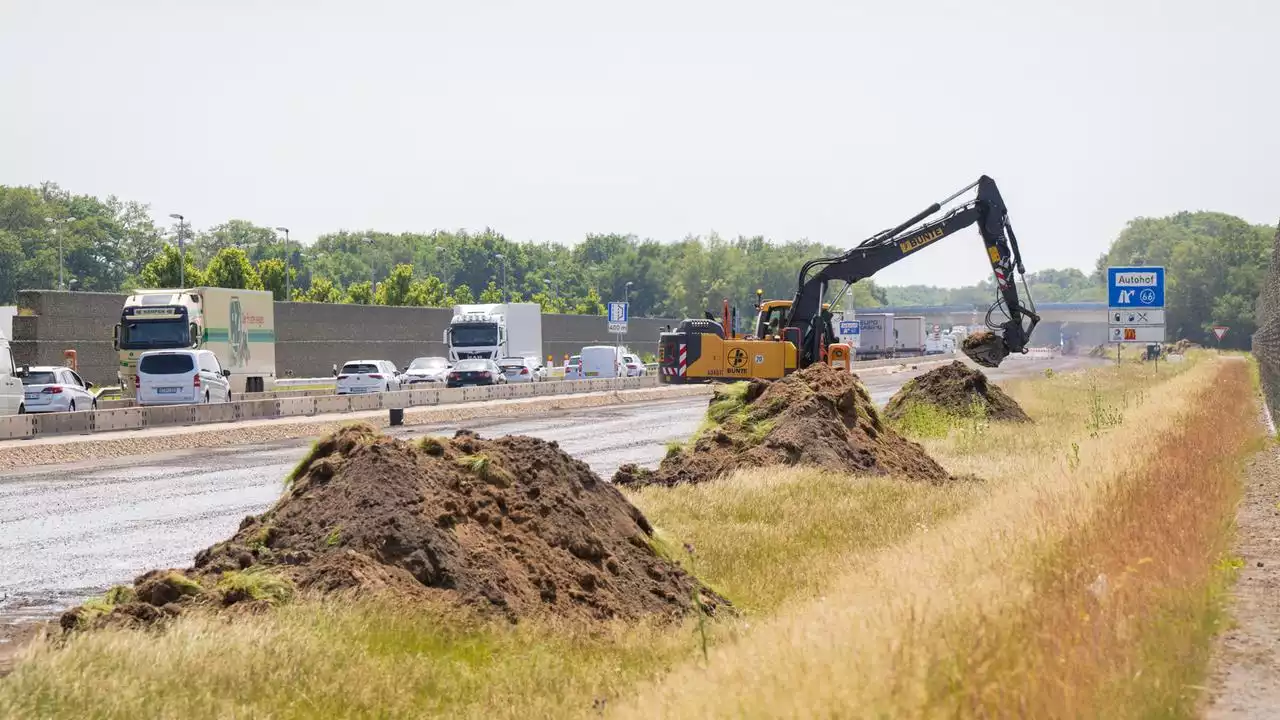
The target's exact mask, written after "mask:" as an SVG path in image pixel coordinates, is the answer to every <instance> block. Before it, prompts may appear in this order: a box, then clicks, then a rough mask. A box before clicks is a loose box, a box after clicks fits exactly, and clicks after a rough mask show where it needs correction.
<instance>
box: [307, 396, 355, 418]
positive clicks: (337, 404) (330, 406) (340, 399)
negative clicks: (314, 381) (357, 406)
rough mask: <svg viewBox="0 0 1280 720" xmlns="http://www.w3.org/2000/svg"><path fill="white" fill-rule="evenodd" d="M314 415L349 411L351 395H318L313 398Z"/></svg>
mask: <svg viewBox="0 0 1280 720" xmlns="http://www.w3.org/2000/svg"><path fill="white" fill-rule="evenodd" d="M315 404H316V410H315V414H316V415H327V414H329V413H345V412H351V396H350V395H330V396H328V397H318V398H316V399H315Z"/></svg>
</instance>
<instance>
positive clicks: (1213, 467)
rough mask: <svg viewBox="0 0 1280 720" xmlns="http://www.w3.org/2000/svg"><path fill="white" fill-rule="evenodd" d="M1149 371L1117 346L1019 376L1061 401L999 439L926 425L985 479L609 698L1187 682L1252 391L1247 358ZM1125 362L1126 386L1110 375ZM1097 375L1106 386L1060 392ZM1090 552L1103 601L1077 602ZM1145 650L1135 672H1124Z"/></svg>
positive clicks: (1066, 702)
mask: <svg viewBox="0 0 1280 720" xmlns="http://www.w3.org/2000/svg"><path fill="white" fill-rule="evenodd" d="M1152 372H1154V371H1153V370H1149V369H1145V368H1141V367H1140V366H1135V367H1128V366H1125V365H1121V366H1118V367H1113V368H1111V369H1105V370H1102V371H1101V372H1100V373H1099V374H1095V376H1094V377H1093V378H1087V377H1086V378H1075V379H1069V378H1062V379H1061V380H1058V379H1053V380H1050V381H1049V382H1048V383H1039V384H1037V385H1036V386H1035V392H1034V393H1031V394H1028V393H1027V392H1025V390H1026V388H1023V389H1022V392H1020V393H1019V394H1020V395H1022V397H1020V398H1019V399H1020V400H1025V401H1026V402H1027V403H1028V405H1032V406H1034V404H1035V403H1036V402H1037V396H1038V398H1039V400H1040V401H1044V402H1053V403H1054V404H1053V405H1052V406H1051V408H1050V407H1049V406H1046V407H1042V408H1039V410H1041V411H1043V410H1046V409H1052V410H1053V411H1054V413H1057V415H1058V421H1056V422H1054V421H1050V422H1044V423H1041V424H1040V425H1038V426H1037V427H1035V428H1024V429H1022V430H1021V431H1019V430H1015V429H1013V428H993V429H991V430H990V431H989V432H986V433H984V435H985V436H986V438H987V441H996V442H998V443H1000V444H1002V445H1003V446H1004V447H1005V448H1006V450H1005V451H1004V452H998V451H997V452H978V453H971V452H969V451H968V449H967V446H966V443H969V444H972V445H977V444H979V443H980V442H983V441H980V440H977V439H975V440H972V441H969V440H965V439H964V438H963V437H961V438H957V437H956V436H955V435H954V434H953V436H952V437H950V438H948V440H946V441H936V442H935V441H931V444H932V445H933V446H934V447H935V449H936V450H937V451H938V454H939V455H943V456H947V455H949V458H948V460H949V463H959V464H963V465H967V466H968V467H969V468H970V469H973V470H976V471H978V472H979V473H980V474H983V473H984V472H985V477H988V478H991V482H992V483H993V484H994V485H995V486H996V488H995V489H994V492H993V493H992V495H991V497H990V498H989V499H987V500H985V501H983V502H981V503H979V504H978V505H977V506H975V507H974V508H973V509H972V510H970V511H968V512H965V513H963V514H962V515H960V516H959V517H957V518H955V519H954V520H952V521H951V522H948V523H946V524H944V525H943V526H942V527H939V528H934V529H931V531H930V532H928V533H923V534H919V535H916V536H913V537H912V538H910V539H909V540H907V541H906V542H904V543H901V544H899V545H897V546H895V547H893V548H890V549H887V550H885V551H883V552H881V553H878V554H877V556H876V558H875V560H874V562H871V563H868V564H866V565H864V566H861V567H858V568H855V569H853V570H852V571H850V572H848V573H845V574H843V575H842V576H841V577H839V578H837V579H835V580H834V581H833V582H832V583H831V585H830V586H829V588H828V590H827V591H826V593H825V595H824V597H823V598H821V599H819V600H815V601H813V602H811V603H808V604H807V605H806V606H805V607H803V608H797V609H794V610H793V611H792V612H788V613H786V614H780V615H778V616H775V617H772V618H770V619H769V620H767V621H765V622H762V623H760V624H759V625H758V626H757V627H756V628H754V631H753V632H752V633H751V634H750V635H748V636H746V637H743V638H741V639H739V640H737V641H736V642H734V643H731V644H724V645H722V646H720V647H717V648H716V649H715V650H714V651H713V652H712V653H711V657H710V663H709V666H708V667H707V668H706V669H702V668H698V667H688V668H687V669H685V670H683V671H675V672H672V673H671V674H670V675H668V676H667V677H665V678H663V679H662V681H661V682H657V683H651V684H647V685H646V686H644V687H642V688H640V689H638V690H637V691H636V692H635V693H634V694H633V695H632V696H631V697H629V698H628V699H627V700H626V701H625V702H623V703H619V704H618V705H617V706H616V707H615V714H616V716H619V717H639V716H653V715H658V716H665V717H779V716H781V717H833V716H835V717H956V716H960V717H988V716H997V717H1004V716H1013V717H1078V716H1082V715H1083V716H1088V717H1094V716H1099V715H1097V714H1095V713H1093V711H1094V710H1098V709H1101V710H1103V711H1104V712H1103V713H1102V715H1101V716H1104V717H1127V716H1133V715H1135V714H1136V715H1142V714H1144V713H1143V712H1141V709H1135V702H1134V700H1141V699H1145V698H1147V697H1148V695H1149V693H1147V689H1148V688H1147V687H1145V686H1144V685H1143V683H1149V684H1150V685H1151V686H1155V687H1169V686H1176V687H1178V689H1179V691H1181V690H1182V689H1184V686H1185V685H1186V684H1187V682H1188V680H1189V679H1190V678H1193V677H1195V676H1197V675H1198V673H1200V672H1202V670H1203V668H1202V666H1201V665H1198V664H1197V663H1198V662H1199V658H1200V655H1199V654H1198V653H1203V649H1204V647H1205V646H1206V632H1205V631H1206V628H1207V629H1208V630H1211V629H1212V626H1213V621H1214V619H1215V617H1216V615H1215V613H1216V610H1215V608H1216V607H1217V606H1216V604H1215V602H1216V601H1215V599H1214V590H1213V587H1215V585H1213V584H1211V583H1210V578H1212V579H1213V583H1217V585H1220V583H1221V578H1220V577H1218V576H1217V575H1214V568H1215V567H1216V566H1218V564H1219V562H1220V560H1221V553H1222V548H1223V547H1224V546H1223V532H1224V528H1225V525H1224V523H1225V518H1228V517H1229V516H1230V513H1229V508H1230V504H1231V499H1232V497H1233V493H1234V492H1235V490H1234V485H1233V483H1234V480H1233V479H1232V475H1231V474H1230V470H1231V469H1232V463H1234V462H1236V461H1237V459H1238V458H1239V457H1240V455H1241V452H1242V451H1243V449H1244V446H1243V445H1242V444H1241V443H1240V442H1238V441H1235V440H1232V439H1231V438H1232V437H1237V436H1239V437H1244V438H1246V439H1247V438H1248V437H1250V436H1251V428H1252V425H1251V422H1252V415H1251V413H1252V408H1253V407H1254V406H1253V403H1252V399H1251V396H1250V392H1249V388H1248V378H1247V373H1246V369H1245V367H1244V365H1243V364H1242V363H1237V364H1235V365H1232V364H1229V363H1228V362H1226V361H1212V360H1210V361H1204V362H1200V363H1197V364H1195V365H1194V366H1191V367H1186V366H1183V367H1177V368H1170V370H1169V372H1170V373H1171V374H1170V375H1168V376H1163V377H1164V378H1165V379H1164V381H1163V382H1155V381H1153V380H1152V378H1154V377H1155V376H1153V375H1151V373H1152ZM1136 373H1143V374H1144V375H1143V376H1142V377H1141V378H1140V377H1137V376H1136V375H1134V376H1133V378H1132V379H1133V380H1134V382H1133V383H1122V385H1123V386H1124V387H1126V388H1128V393H1129V397H1128V398H1127V400H1126V399H1125V398H1124V397H1122V396H1121V395H1120V394H1117V393H1115V392H1114V391H1115V390H1116V389H1117V386H1116V385H1112V384H1109V383H1111V382H1112V381H1114V380H1116V379H1123V378H1124V377H1125V376H1126V375H1128V374H1136ZM1142 378H1147V380H1146V381H1144V380H1143V379H1142ZM1144 382H1145V384H1144ZM1094 383H1102V385H1104V386H1105V387H1098V386H1097V385H1093V388H1094V389H1095V390H1099V391H1102V395H1103V396H1104V397H1101V398H1099V397H1095V396H1093V395H1088V396H1084V397H1081V396H1076V397H1074V398H1072V399H1070V401H1068V398H1066V397H1063V396H1062V395H1061V394H1060V393H1061V392H1062V391H1063V390H1064V388H1066V387H1070V388H1073V389H1076V390H1080V389H1087V388H1089V387H1090V386H1091V384H1094ZM1142 388H1145V389H1146V391H1145V392H1141V393H1138V392H1136V390H1135V389H1142ZM1153 390H1158V392H1153ZM1106 391H1111V392H1106ZM1220 401H1222V402H1220ZM1126 404H1127V407H1126ZM1082 408H1083V409H1082ZM1224 408H1227V409H1226V410H1224ZM1034 414H1036V413H1035V412H1033V415H1034ZM1046 415H1049V417H1053V414H1052V413H1046ZM1195 438H1199V439H1198V440H1194V439H1195ZM946 443H951V445H947V444H946ZM1070 443H1075V444H1076V447H1077V448H1078V450H1077V451H1076V452H1075V453H1074V454H1073V455H1063V454H1062V448H1063V447H1064V446H1068V447H1069V446H1070ZM1175 450H1176V454H1175V453H1174V451H1175ZM1157 451H1158V452H1161V453H1165V454H1166V455H1168V457H1166V458H1161V457H1160V456H1159V455H1158V454H1156V453H1157ZM1073 458H1074V459H1073ZM1153 459H1154V460H1153ZM1153 462H1154V463H1155V464H1153ZM1171 473H1176V475H1177V477H1176V478H1173V477H1171V478H1170V481H1169V483H1167V484H1162V483H1161V482H1158V481H1155V480H1154V478H1159V477H1165V476H1169V475H1170V474H1171ZM1197 511H1199V512H1202V513H1203V516H1202V517H1198V518H1197V517H1195V515H1196V512H1197ZM1193 520H1194V521H1195V522H1192V521H1193ZM1148 558H1149V559H1148ZM1104 560H1105V561H1106V562H1103V561H1104ZM1130 567H1132V568H1135V571H1134V572H1126V570H1127V569H1128V568H1130ZM1099 572H1101V573H1106V574H1108V577H1109V579H1110V585H1109V588H1108V589H1107V590H1103V591H1102V592H1103V594H1104V597H1106V596H1107V595H1106V593H1107V592H1110V593H1111V595H1110V598H1111V599H1110V600H1106V601H1105V602H1108V603H1110V605H1108V606H1107V607H1108V608H1109V609H1107V610H1105V611H1103V612H1102V613H1101V614H1099V613H1098V612H1097V611H1095V612H1093V613H1091V614H1089V617H1088V618H1087V619H1086V618H1084V614H1085V613H1084V612H1082V609H1083V608H1084V607H1085V605H1082V603H1085V604H1087V602H1088V600H1087V598H1089V597H1093V596H1094V595H1093V593H1091V592H1090V589H1089V585H1090V584H1091V583H1092V581H1094V580H1096V576H1097V575H1098V574H1099ZM1085 580H1087V582H1085ZM1117 585H1118V586H1119V588H1120V589H1119V590H1117V589H1116V586H1117ZM1117 597H1120V598H1123V601H1120V600H1116V599H1115V598H1117ZM1161 599H1162V600H1164V601H1165V602H1164V603H1163V604H1159V603H1157V602H1156V601H1157V600H1161ZM1143 603H1145V607H1146V608H1148V609H1150V610H1152V611H1154V612H1152V613H1150V614H1149V615H1146V614H1143V611H1142V608H1143V607H1144V605H1143ZM1191 629H1196V630H1197V632H1196V633H1193V634H1188V631H1189V630H1191ZM1179 638H1182V639H1181V640H1179ZM1068 649H1070V650H1071V651H1072V652H1071V653H1066V652H1065V651H1066V650H1068ZM1139 668H1140V669H1142V670H1143V671H1144V673H1143V675H1145V676H1146V678H1145V679H1144V677H1143V675H1139V676H1138V677H1137V678H1136V679H1135V678H1134V676H1133V674H1129V675H1128V676H1126V675H1125V673H1126V672H1129V671H1132V673H1136V672H1137V669H1139ZM1115 683H1119V684H1120V686H1121V687H1123V688H1125V689H1126V691H1125V692H1117V691H1116V685H1115Z"/></svg>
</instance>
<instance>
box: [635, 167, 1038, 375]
mask: <svg viewBox="0 0 1280 720" xmlns="http://www.w3.org/2000/svg"><path fill="white" fill-rule="evenodd" d="M974 188H977V193H976V196H975V197H973V198H972V199H970V200H968V201H967V202H964V203H962V204H960V205H958V206H956V207H954V208H952V209H950V210H949V211H948V212H947V213H946V214H945V215H943V216H942V217H939V218H938V219H936V220H932V221H928V222H925V221H926V219H927V218H929V217H931V216H933V215H935V214H937V213H939V212H940V211H941V210H942V208H943V207H945V206H947V205H949V204H951V203H952V201H954V200H956V198H959V197H961V196H962V195H965V194H966V193H968V192H969V191H971V190H973V189H974ZM920 223H923V224H920ZM970 225H977V226H978V234H979V235H981V237H982V243H983V246H984V247H985V249H986V253H987V258H988V259H989V260H990V261H991V270H992V272H993V273H994V275H995V280H996V292H997V297H996V300H995V302H994V303H993V304H992V305H991V307H990V308H988V310H987V315H986V325H987V327H988V329H989V330H991V332H990V333H986V334H984V335H983V336H982V339H981V340H980V341H977V342H975V341H973V340H972V339H971V340H970V341H968V342H966V343H964V345H963V346H962V348H961V350H962V351H963V352H964V353H965V355H967V356H968V357H969V358H970V359H972V360H973V361H974V362H975V363H977V364H978V365H980V366H982V367H991V368H994V367H999V366H1000V363H1001V362H1003V361H1004V359H1005V358H1006V357H1007V356H1009V355H1010V354H1012V353H1022V354H1025V353H1026V352H1027V345H1028V343H1029V341H1030V339H1031V333H1032V331H1033V330H1035V327H1036V325H1037V324H1038V323H1039V322H1040V316H1039V315H1037V314H1036V312H1035V306H1034V304H1033V303H1032V302H1031V295H1030V292H1029V291H1028V290H1027V287H1026V282H1025V280H1023V282H1022V286H1023V292H1024V293H1025V294H1026V296H1027V303H1026V304H1024V303H1023V302H1022V299H1021V297H1020V296H1019V294H1018V288H1017V285H1016V283H1015V280H1014V278H1013V273H1014V271H1015V270H1016V271H1017V273H1018V275H1019V276H1023V275H1025V274H1026V270H1025V269H1024V268H1023V264H1022V253H1021V251H1020V250H1019V249H1018V239H1017V237H1016V236H1015V235H1014V233H1013V226H1012V225H1010V223H1009V214H1008V210H1007V208H1006V206H1005V204H1004V199H1003V198H1002V197H1001V196H1000V190H999V188H997V187H996V182H995V180H992V179H991V178H990V177H988V176H986V175H983V176H981V177H979V178H978V179H977V180H976V181H975V182H973V183H970V184H969V185H967V186H965V187H963V188H961V189H960V190H958V191H956V192H955V193H952V194H951V195H950V196H948V197H947V198H945V199H943V200H941V201H939V202H935V203H933V204H932V205H930V206H929V207H927V208H925V209H924V210H921V211H920V212H919V213H916V215H914V216H913V217H911V219H909V220H907V221H905V222H903V223H900V224H898V225H897V226H895V227H893V228H890V229H887V230H884V231H881V232H879V233H876V234H875V235H873V236H872V237H870V238H868V239H867V240H865V241H863V242H862V243H860V244H858V245H857V246H856V247H854V248H852V249H850V250H848V251H846V252H844V253H842V254H840V255H837V256H834V257H824V258H817V259H814V260H809V261H808V262H806V263H805V264H804V265H803V266H802V267H801V268H800V276H799V280H798V283H797V287H796V293H795V297H794V298H793V299H791V300H767V301H765V300H762V299H761V296H762V295H763V292H762V291H759V290H757V291H756V295H757V302H756V308H757V309H758V311H759V312H758V315H757V319H756V328H755V330H756V332H755V334H754V336H753V337H738V335H737V333H736V332H734V331H733V329H732V327H733V326H732V324H731V323H730V318H729V312H728V309H727V305H728V304H727V302H726V310H725V313H724V321H723V323H719V322H716V321H715V320H714V319H713V318H712V316H711V314H710V313H707V317H706V318H690V319H686V320H683V321H681V322H680V323H679V325H678V326H677V327H676V328H675V329H674V330H672V331H669V332H664V333H661V335H660V336H659V342H658V374H659V380H660V381H661V382H664V383H696V382H714V381H735V380H748V379H777V378H780V377H783V376H784V375H788V374H790V373H792V372H795V371H796V370H799V369H803V368H806V367H809V366H810V365H812V364H814V363H818V362H830V363H831V364H833V365H837V364H838V365H841V366H844V367H851V364H850V353H851V349H850V347H849V346H848V345H846V344H843V343H840V342H839V338H838V337H837V336H836V334H835V333H834V332H833V328H832V322H831V320H832V313H831V307H832V306H833V305H836V303H838V302H839V300H840V297H841V296H843V294H844V293H845V292H847V291H848V290H849V288H850V287H851V286H852V285H853V284H854V283H855V282H857V281H859V280H863V279H866V278H869V277H871V276H872V275H874V274H875V273H877V272H879V271H880V270H882V269H884V268H885V267H888V266H889V265H892V264H893V263H896V262H898V261H899V260H902V259H903V258H906V257H908V256H910V255H913V254H915V253H917V252H919V251H920V250H923V249H924V248H927V247H929V246H931V245H933V244H935V243H937V242H938V241H939V240H942V239H943V238H945V237H948V236H950V235H953V234H955V233H956V232H959V231H960V230H963V229H965V228H967V227H969V226H970ZM833 282H843V283H844V287H843V288H841V289H840V291H839V293H838V294H837V295H836V296H835V297H834V298H832V300H831V302H829V303H824V302H823V298H824V297H826V295H827V288H828V285H829V284H831V283H833ZM997 312H999V313H1000V314H1001V315H1002V316H1003V320H999V319H998V318H997Z"/></svg>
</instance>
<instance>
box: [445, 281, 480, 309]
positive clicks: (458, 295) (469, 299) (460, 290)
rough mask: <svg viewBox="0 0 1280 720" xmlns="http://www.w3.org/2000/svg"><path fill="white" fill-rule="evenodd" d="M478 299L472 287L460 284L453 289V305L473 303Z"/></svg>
mask: <svg viewBox="0 0 1280 720" xmlns="http://www.w3.org/2000/svg"><path fill="white" fill-rule="evenodd" d="M475 301H476V296H475V295H472V294H471V288H470V287H469V286H467V285H459V286H458V287H456V288H454V290H453V300H452V302H451V303H450V304H451V305H472V304H474V303H475Z"/></svg>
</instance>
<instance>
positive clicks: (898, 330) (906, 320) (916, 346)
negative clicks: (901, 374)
mask: <svg viewBox="0 0 1280 720" xmlns="http://www.w3.org/2000/svg"><path fill="white" fill-rule="evenodd" d="M924 341H925V324H924V316H923V315H896V316H894V318H893V354H894V355H895V356H897V357H919V356H921V355H924Z"/></svg>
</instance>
